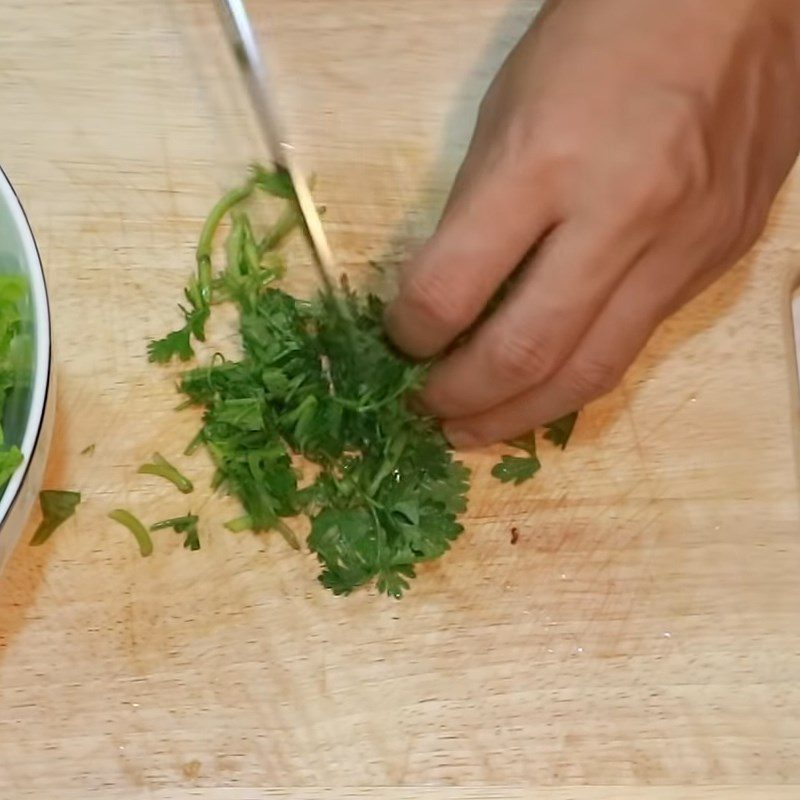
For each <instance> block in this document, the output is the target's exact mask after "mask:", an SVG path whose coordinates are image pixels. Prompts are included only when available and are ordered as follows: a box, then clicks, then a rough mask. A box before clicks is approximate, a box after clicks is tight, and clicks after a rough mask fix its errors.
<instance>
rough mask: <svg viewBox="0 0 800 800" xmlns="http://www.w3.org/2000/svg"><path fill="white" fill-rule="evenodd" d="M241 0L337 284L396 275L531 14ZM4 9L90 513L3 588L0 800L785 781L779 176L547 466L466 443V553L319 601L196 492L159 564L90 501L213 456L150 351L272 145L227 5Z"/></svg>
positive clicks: (153, 502) (62, 484)
mask: <svg viewBox="0 0 800 800" xmlns="http://www.w3.org/2000/svg"><path fill="white" fill-rule="evenodd" d="M252 5H253V7H254V9H255V12H256V13H255V16H256V19H257V21H258V22H259V24H261V25H264V24H267V23H268V24H269V30H270V31H271V34H272V42H271V46H272V47H273V48H274V53H275V58H276V61H277V64H278V65H279V66H280V72H281V84H282V86H283V87H284V88H285V105H286V107H287V116H288V120H289V124H290V127H291V130H292V131H293V132H294V134H295V135H296V139H297V143H298V146H299V149H300V152H301V154H302V160H303V162H304V163H306V164H308V165H309V166H310V167H311V168H313V169H314V170H315V171H316V173H317V175H318V184H317V185H318V196H319V198H320V200H321V201H322V202H324V203H325V205H327V207H328V216H327V219H328V228H329V231H330V234H331V237H332V240H333V244H334V246H335V249H336V251H337V253H338V254H339V255H340V257H341V259H342V261H343V263H344V265H345V266H346V267H347V268H348V269H349V270H351V272H352V274H353V275H354V276H356V280H357V276H358V274H359V268H360V267H361V266H362V265H364V264H365V263H366V261H367V260H368V259H379V260H384V261H389V262H391V263H397V262H398V261H399V260H400V259H401V256H402V253H403V252H404V250H405V248H407V247H408V246H410V245H412V244H413V243H414V242H415V241H418V240H420V239H422V238H423V237H424V236H425V235H426V233H428V232H429V231H430V230H431V227H432V225H433V224H434V222H435V219H436V215H437V213H438V210H439V208H440V207H441V205H442V203H443V200H444V197H445V193H446V191H447V188H448V184H449V181H450V180H451V178H452V175H453V172H454V170H455V168H456V166H457V164H458V161H459V157H460V155H461V153H462V152H463V150H464V147H465V145H466V142H467V140H468V137H469V133H470V129H471V126H472V123H473V119H474V115H475V109H476V105H477V102H478V99H479V97H480V96H481V94H482V92H483V90H484V88H485V86H486V84H487V82H488V80H489V79H490V76H491V75H492V73H493V71H494V70H495V69H496V67H497V65H498V63H499V62H500V60H501V59H502V57H503V55H504V53H505V52H506V51H507V50H508V48H509V47H510V45H511V43H512V42H513V41H514V39H515V38H516V37H517V36H518V35H519V34H520V33H521V31H522V30H523V27H524V25H525V24H526V22H527V20H528V19H529V17H530V14H531V5H532V4H531V3H530V2H527V0H525V1H523V0H438V2H431V1H430V0H404V2H402V3H397V2H391V1H390V0H369V1H368V0H360V1H359V0H327V2H326V1H325V0H272V2H270V3H266V2H264V3H259V2H257V0H253V2H252ZM0 30H2V31H3V36H2V43H0V75H2V80H1V81H0V153H2V159H3V166H4V167H5V168H6V169H7V171H8V173H9V176H10V177H11V179H12V181H14V182H15V184H16V186H17V189H18V190H19V192H20V195H21V197H22V200H23V202H24V204H25V206H26V208H27V211H28V213H29V215H30V218H31V220H32V224H33V227H34V229H35V232H36V234H37V236H38V241H39V245H40V247H41V250H42V256H43V259H44V262H45V265H46V269H47V277H48V280H49V285H50V290H51V296H52V301H53V314H54V325H55V334H56V348H57V359H58V369H57V372H58V397H59V410H58V432H57V435H56V439H55V442H54V446H53V453H52V460H51V465H50V469H49V475H48V485H49V486H50V487H53V488H69V489H78V490H80V491H82V492H83V493H84V496H85V498H86V499H85V503H84V505H83V506H82V507H81V509H80V512H79V514H78V516H77V517H76V518H75V519H74V520H73V521H72V522H70V523H69V524H68V525H67V526H65V527H64V528H63V529H62V530H61V531H59V533H58V535H57V536H56V537H54V539H53V541H52V544H51V545H50V546H48V547H46V548H42V549H37V550H32V549H29V548H27V547H26V546H21V547H20V548H18V550H17V552H16V554H15V555H14V557H13V559H12V561H11V563H10V565H9V568H8V572H7V574H5V575H4V576H3V577H2V579H0V797H2V798H15V800H17V799H18V798H27V797H48V798H49V797H56V796H58V797H61V798H64V797H69V798H81V799H83V798H87V797H95V796H96V797H102V798H139V797H142V798H145V797H146V798H160V799H164V800H166V799H167V798H169V799H174V798H187V797H202V798H227V800H234V798H236V799H237V800H242V798H255V797H272V798H293V799H297V800H299V799H300V798H303V799H304V800H305V799H306V798H322V797H325V798H343V797H352V798H356V797H357V798H388V800H399V799H400V798H423V799H427V798H433V797H445V798H456V797H458V798H463V797H468V798H501V797H502V798H512V797H513V798H523V797H525V798H527V797H531V796H533V795H532V794H531V793H530V791H529V789H527V788H525V787H531V786H537V787H539V791H538V792H537V794H536V795H535V796H536V797H537V798H553V799H554V798H558V799H559V800H567V798H578V800H586V799H592V800H596V799H597V798H614V799H615V800H617V799H619V798H622V799H623V800H627V799H632V798H641V797H653V798H725V799H726V800H729V799H730V798H748V800H750V799H751V798H764V800H767V798H768V799H769V800H773V799H774V798H795V797H800V622H799V620H798V609H800V581H799V580H798V568H799V567H800V525H799V524H798V523H800V507H799V506H798V498H797V480H796V469H795V461H794V454H793V452H794V447H793V434H792V431H793V423H794V421H795V418H796V415H797V409H796V406H795V399H796V397H795V395H793V394H792V390H791V389H790V386H791V382H790V375H791V373H790V364H791V358H790V346H789V338H788V333H787V331H788V325H787V313H786V312H787V309H788V291H789V284H790V282H791V279H792V278H793V276H794V274H795V272H796V271H797V265H798V263H799V262H800V222H798V220H800V179H798V177H797V174H796V175H795V177H794V178H792V179H791V180H790V182H789V184H788V186H787V188H786V191H785V192H784V194H783V196H782V197H781V199H780V201H779V203H778V205H777V207H776V209H775V212H774V214H773V216H772V220H771V223H770V226H769V229H768V231H767V232H766V234H765V236H764V237H763V239H762V241H761V242H760V243H759V245H758V246H757V247H756V249H755V251H754V253H753V254H752V255H751V256H750V257H749V258H747V259H746V260H745V262H744V263H742V264H741V265H740V266H739V267H738V268H737V269H736V270H734V271H733V272H732V273H731V274H730V275H729V276H728V277H727V278H725V279H724V280H723V281H721V282H720V283H719V284H718V285H716V286H715V287H714V288H712V289H711V290H710V291H708V292H707V293H706V294H705V295H704V296H703V297H701V298H700V299H698V300H697V301H696V302H694V303H693V304H692V305H691V306H690V307H689V308H687V309H685V310H684V311H683V312H682V313H681V314H680V315H679V316H677V317H675V318H674V319H672V320H671V321H670V322H668V323H667V324H666V325H665V326H664V327H663V329H662V330H661V331H660V332H659V333H658V334H657V335H656V337H655V338H654V339H653V341H652V342H651V344H650V346H649V347H648V348H647V351H646V352H645V353H644V355H643V356H642V357H641V358H640V359H639V361H638V362H637V364H636V366H635V368H634V369H633V370H632V371H631V373H630V375H629V376H628V378H627V379H626V380H625V382H624V385H623V386H622V388H621V389H620V390H619V391H617V392H616V393H615V394H614V395H613V396H611V397H609V398H607V399H606V400H603V401H602V402H599V403H597V404H596V405H595V406H594V407H592V408H591V409H590V410H589V412H588V413H587V414H586V415H585V417H584V418H583V420H582V422H581V423H580V426H579V429H578V431H577V435H576V438H575V441H574V445H573V446H571V447H570V448H569V449H568V450H567V451H566V453H563V454H562V453H559V452H556V451H555V450H550V449H546V450H545V451H544V460H545V466H544V469H543V471H542V473H541V474H540V476H539V477H537V479H536V481H535V482H534V483H533V484H531V486H530V488H526V489H525V490H521V491H520V490H513V489H510V488H507V487H503V486H501V485H499V484H497V483H496V482H494V481H493V480H491V479H490V476H489V469H490V466H491V464H492V463H493V460H494V459H495V458H496V455H497V452H496V451H495V452H491V453H485V454H480V455H477V456H475V457H472V458H470V464H471V466H473V467H474V470H475V478H474V490H473V492H472V495H471V505H470V511H469V514H468V516H467V519H466V523H467V532H466V534H465V535H464V537H463V538H462V539H461V540H460V541H459V542H458V544H457V546H456V547H455V549H454V551H453V552H452V554H451V555H450V556H449V557H447V558H446V559H445V560H444V561H442V562H441V563H439V564H435V565H432V566H430V567H427V568H425V569H422V570H421V571H420V573H421V574H420V577H419V579H418V580H417V582H416V584H415V585H414V588H413V591H412V592H411V593H410V594H409V595H408V597H407V598H406V599H405V600H403V601H402V602H400V603H395V602H389V601H387V600H385V599H383V598H378V597H376V596H375V595H374V594H373V593H371V592H364V593H361V594H358V595H356V596H354V597H352V598H349V599H336V598H334V597H332V596H330V595H329V594H327V593H326V592H324V591H322V590H321V589H320V588H319V587H318V586H317V584H316V583H315V580H314V575H315V564H314V561H313V559H312V558H311V557H310V556H307V555H297V554H295V553H294V552H290V551H288V549H287V548H286V547H285V546H284V545H283V543H282V541H281V540H280V539H279V538H277V537H274V536H264V537H260V538H255V537H252V536H249V535H240V536H234V535H232V534H229V533H227V532H225V531H223V530H222V529H221V527H220V524H219V523H220V522H221V521H223V520H224V519H226V518H227V516H226V515H228V514H229V513H230V507H229V504H228V503H227V502H223V501H219V500H216V499H214V500H212V499H209V493H208V491H206V490H205V489H201V490H199V491H198V492H197V493H196V494H195V495H194V496H193V497H192V498H191V507H192V509H193V510H196V511H199V512H200V513H201V514H202V516H203V520H204V528H203V531H202V536H203V549H202V550H201V551H199V552H198V553H189V552H187V551H184V550H183V549H182V548H181V546H180V540H179V537H177V536H174V535H172V534H170V533H166V534H164V535H163V536H160V537H159V538H158V540H157V543H156V544H157V548H156V553H155V554H154V556H153V557H151V558H149V559H142V558H140V557H139V556H138V554H137V552H136V550H135V547H134V545H133V542H132V540H131V539H130V537H129V536H128V535H127V534H126V533H125V532H124V531H123V530H122V529H119V528H117V527H116V526H114V525H113V524H112V523H110V522H109V521H107V520H106V517H105V515H106V513H107V512H108V511H109V510H111V509H113V508H115V507H117V506H124V507H128V508H130V509H132V510H134V511H136V512H138V513H140V514H141V515H142V516H143V517H144V518H146V519H148V520H149V519H157V518H161V517H163V516H167V515H172V514H176V513H184V512H185V511H186V510H187V504H186V502H185V500H184V499H183V498H182V497H179V496H178V495H177V494H176V493H175V492H174V491H173V490H171V488H170V487H168V486H165V485H163V484H162V483H161V482H159V481H158V480H157V479H150V478H146V477H142V476H137V475H136V474H135V470H136V467H137V466H138V465H139V464H140V463H141V462H142V461H144V460H145V459H146V458H147V457H149V456H150V454H151V453H152V452H153V451H154V450H156V449H158V450H160V451H161V452H163V453H164V454H166V455H168V456H175V457H176V460H177V462H178V463H179V464H180V465H181V466H183V467H184V468H185V469H186V471H187V472H189V473H190V474H191V475H192V476H193V477H195V478H197V483H198V485H199V486H201V487H202V486H204V485H205V479H206V478H207V476H208V468H207V464H206V462H205V460H204V459H203V457H202V456H198V457H196V458H195V459H194V460H189V459H186V458H183V457H180V453H181V451H182V449H183V446H184V445H185V443H186V442H187V441H188V440H189V439H190V438H191V436H192V435H193V433H194V430H195V427H196V423H197V419H196V416H194V415H193V414H192V413H191V412H188V413H182V414H177V413H175V412H174V411H173V407H174V405H175V404H176V402H177V396H176V393H175V390H174V377H175V372H174V371H170V370H159V369H155V368H153V367H151V366H149V365H148V364H147V363H146V361H145V358H144V345H145V342H146V340H147V339H148V337H150V336H151V335H153V334H160V333H162V332H164V331H166V330H167V329H168V328H169V326H170V325H171V324H172V323H173V322H174V321H175V319H176V316H175V302H176V301H177V300H178V298H179V292H180V289H181V287H182V285H183V284H184V281H185V279H186V277H187V275H188V274H189V272H190V270H191V268H192V257H193V247H194V244H195V241H196V237H197V234H198V231H199V227H200V224H201V220H202V217H203V215H204V214H205V212H206V210H207V209H208V207H209V205H210V204H211V203H212V202H213V201H214V200H215V199H216V198H217V197H218V195H219V194H220V192H221V191H222V190H223V189H225V188H227V187H229V186H231V185H233V184H234V183H236V182H237V181H238V180H240V178H241V176H242V174H243V170H244V167H245V165H246V164H247V163H248V162H249V161H250V160H252V159H254V158H257V157H261V156H262V155H263V154H262V153H261V151H260V150H259V149H258V139H257V136H256V132H255V128H254V125H253V122H252V119H251V117H250V115H249V109H248V106H247V104H246V99H245V96H244V94H243V92H242V91H241V90H240V84H239V82H238V78H237V76H236V73H235V69H234V66H233V64H232V62H231V60H230V58H229V56H228V53H227V51H226V50H225V47H224V43H223V40H222V37H221V35H220V32H219V29H218V26H217V23H216V19H215V16H214V12H213V8H212V4H211V2H209V0H171V1H170V2H164V0H137V2H124V1H123V0H112V2H108V0H103V1H102V2H101V0H62V2H59V3H55V2H53V3H49V4H42V3H29V2H24V0H5V2H4V3H2V5H1V6H0ZM304 259H305V256H303V255H302V253H301V251H298V254H297V256H296V259H295V262H294V263H295V264H296V267H295V270H296V271H295V276H297V275H298V274H299V277H295V278H293V282H294V283H293V285H295V286H300V285H301V284H302V282H303V279H304V278H305V276H306V275H307V274H308V273H307V270H306V266H305V264H304ZM218 333H219V334H220V335H224V334H225V329H224V327H223V328H220V329H219V330H218ZM795 394H796V393H795ZM90 444H94V445H95V451H94V454H93V455H81V454H80V453H81V451H82V450H83V449H84V448H85V447H87V446H88V445H90ZM512 526H513V527H517V528H518V529H519V533H520V539H519V543H518V544H517V545H516V546H512V545H511V543H510V529H511V527H512ZM423 784H424V785H425V786H427V787H428V788H426V789H424V790H423V789H413V788H405V789H403V788H398V789H397V790H396V791H391V790H390V789H388V788H386V787H414V786H417V787H419V786H422V785H423ZM455 786H461V787H471V788H470V789H469V790H468V791H466V790H465V791H463V792H462V791H460V790H456V789H454V788H450V789H448V788H447V787H455ZM657 786H661V787H664V788H662V789H659V790H657V789H655V788H652V787H657ZM690 786H694V787H695V788H694V789H689V788H688V787H690ZM221 787H227V790H223V789H222V788H221ZM247 787H273V791H271V792H267V791H263V792H260V791H258V792H257V791H255V790H248V788H247ZM281 787H283V788H281ZM291 787H294V788H291ZM314 787H317V788H319V787H339V788H333V789H332V790H331V791H330V792H324V791H322V790H321V788H319V790H317V789H315V788H314ZM344 787H353V788H351V789H345V788H344ZM371 787H372V788H371ZM375 787H384V788H375ZM569 787H582V788H569ZM603 787H606V788H603ZM615 787H616V788H615ZM625 787H627V788H625ZM644 787H651V788H650V789H647V790H645V788H644ZM679 787H680V788H679Z"/></svg>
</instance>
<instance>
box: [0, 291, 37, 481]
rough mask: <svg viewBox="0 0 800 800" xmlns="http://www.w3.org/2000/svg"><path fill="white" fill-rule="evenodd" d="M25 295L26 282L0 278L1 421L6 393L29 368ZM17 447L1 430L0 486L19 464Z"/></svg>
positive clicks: (22, 377)
mask: <svg viewBox="0 0 800 800" xmlns="http://www.w3.org/2000/svg"><path fill="white" fill-rule="evenodd" d="M27 295H28V287H27V283H26V282H25V280H24V279H23V278H21V277H19V276H17V275H0V420H2V419H3V415H4V412H5V405H6V401H7V399H8V396H9V393H10V392H11V390H12V389H13V388H14V387H15V386H19V385H20V384H21V382H22V381H23V380H24V379H25V376H26V374H27V373H28V372H29V371H30V368H31V358H32V355H31V353H30V342H29V340H30V337H29V336H27V335H26V334H25V333H24V332H23V310H24V307H25V300H26V298H27ZM22 460H23V459H22V453H21V452H20V449H19V448H18V447H17V446H16V445H11V446H8V445H6V444H5V440H4V435H3V429H2V426H0V486H2V485H3V484H5V483H6V481H7V480H8V479H9V478H10V477H11V476H12V475H13V474H14V472H15V471H16V470H17V467H19V465H20V464H21V463H22Z"/></svg>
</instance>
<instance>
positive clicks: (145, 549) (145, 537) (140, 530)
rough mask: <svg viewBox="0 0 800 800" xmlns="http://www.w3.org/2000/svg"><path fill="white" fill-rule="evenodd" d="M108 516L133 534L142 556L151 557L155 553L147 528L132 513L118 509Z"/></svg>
mask: <svg viewBox="0 0 800 800" xmlns="http://www.w3.org/2000/svg"><path fill="white" fill-rule="evenodd" d="M108 516H109V518H110V519H113V520H114V522H118V523H119V524H120V525H124V526H125V527H126V528H127V529H128V530H129V531H130V532H131V533H132V534H133V537H134V539H136V543H137V544H138V545H139V552H140V553H141V554H142V556H145V557H146V556H149V555H150V554H151V553H152V552H153V540H152V539H151V538H150V534H149V533H148V532H147V528H145V527H144V525H142V523H141V522H140V521H139V520H138V519H136V517H134V516H133V514H131V512H130V511H126V510H125V509H124V508H118V509H116V510H115V511H112V512H111V513H110V514H109V515H108Z"/></svg>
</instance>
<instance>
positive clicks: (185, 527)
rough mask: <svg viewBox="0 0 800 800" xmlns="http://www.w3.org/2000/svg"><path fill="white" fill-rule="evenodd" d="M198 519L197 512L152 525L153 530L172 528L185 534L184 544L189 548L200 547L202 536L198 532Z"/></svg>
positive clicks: (197, 548) (196, 548) (195, 548)
mask: <svg viewBox="0 0 800 800" xmlns="http://www.w3.org/2000/svg"><path fill="white" fill-rule="evenodd" d="M197 520H198V517H197V515H196V514H191V513H189V514H186V515H185V516H183V517H173V518H172V519H165V520H162V521H161V522H156V523H155V525H151V526H150V530H151V531H160V530H163V529H164V528H172V529H173V530H174V531H175V533H183V534H185V537H184V540H183V546H184V547H185V548H186V549H187V550H199V549H200V537H199V535H198V533H197Z"/></svg>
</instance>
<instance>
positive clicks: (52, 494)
mask: <svg viewBox="0 0 800 800" xmlns="http://www.w3.org/2000/svg"><path fill="white" fill-rule="evenodd" d="M80 502H81V495H80V492H63V491H56V490H54V489H46V490H45V491H43V492H39V505H40V507H41V510H42V521H41V522H40V523H39V526H38V527H37V528H36V531H35V532H34V534H33V537H32V538H31V541H30V544H31V546H32V547H38V546H39V545H42V544H44V543H45V542H46V541H47V540H48V539H49V538H50V536H51V535H52V533H53V531H54V530H55V529H56V528H58V526H59V525H61V524H62V523H63V522H66V520H68V519H69V518H70V517H71V516H72V515H73V514H74V513H75V509H76V508H77V507H78V504H79V503H80Z"/></svg>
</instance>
